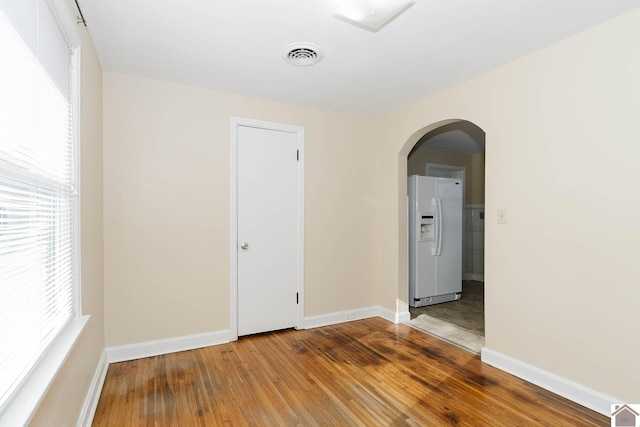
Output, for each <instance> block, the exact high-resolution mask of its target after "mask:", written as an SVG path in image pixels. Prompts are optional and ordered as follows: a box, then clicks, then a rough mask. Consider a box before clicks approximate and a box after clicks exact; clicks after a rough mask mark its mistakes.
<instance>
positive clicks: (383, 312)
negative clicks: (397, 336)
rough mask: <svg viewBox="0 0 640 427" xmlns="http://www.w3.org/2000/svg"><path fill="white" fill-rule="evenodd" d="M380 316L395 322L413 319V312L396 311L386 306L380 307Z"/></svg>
mask: <svg viewBox="0 0 640 427" xmlns="http://www.w3.org/2000/svg"><path fill="white" fill-rule="evenodd" d="M378 316H380V317H382V318H383V319H385V320H388V321H389V322H392V323H395V324H398V323H405V322H408V321H409V320H411V313H409V312H408V311H402V312H396V311H393V310H389V309H388V308H384V307H378Z"/></svg>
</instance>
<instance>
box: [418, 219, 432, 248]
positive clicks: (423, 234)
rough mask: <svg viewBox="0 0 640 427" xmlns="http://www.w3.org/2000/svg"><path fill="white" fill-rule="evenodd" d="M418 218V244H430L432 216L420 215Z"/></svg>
mask: <svg viewBox="0 0 640 427" xmlns="http://www.w3.org/2000/svg"><path fill="white" fill-rule="evenodd" d="M419 218H420V228H419V230H420V235H419V237H418V240H419V241H420V242H432V241H433V229H434V227H433V214H421V215H420V216H419Z"/></svg>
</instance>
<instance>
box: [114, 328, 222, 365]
mask: <svg viewBox="0 0 640 427" xmlns="http://www.w3.org/2000/svg"><path fill="white" fill-rule="evenodd" d="M228 342H229V331H228V330H224V331H216V332H207V333H204V334H195V335H187V336H183V337H175V338H165V339H161V340H156V341H146V342H141V343H135V344H128V345H120V346H116V347H107V348H106V349H105V351H106V352H107V361H108V362H109V363H116V362H124V361H126V360H134V359H141V358H143V357H151V356H159V355H161V354H168V353H175V352H177V351H185V350H193V349H196V348H202V347H208V346H210V345H218V344H226V343H228Z"/></svg>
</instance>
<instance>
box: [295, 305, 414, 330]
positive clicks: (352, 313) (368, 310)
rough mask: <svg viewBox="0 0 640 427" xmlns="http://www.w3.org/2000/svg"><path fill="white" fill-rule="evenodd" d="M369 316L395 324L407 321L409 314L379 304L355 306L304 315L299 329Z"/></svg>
mask: <svg viewBox="0 0 640 427" xmlns="http://www.w3.org/2000/svg"><path fill="white" fill-rule="evenodd" d="M370 317H381V318H383V319H385V320H388V321H389V322H391V323H396V324H397V323H404V322H406V321H408V320H409V318H410V314H409V312H408V311H406V312H401V313H396V312H395V311H392V310H389V309H386V308H383V307H379V306H373V307H365V308H356V309H354V310H345V311H336V312H334V313H327V314H320V315H318V316H309V317H305V318H304V321H303V322H302V327H301V328H300V329H312V328H319V327H322V326H330V325H336V324H338V323H345V322H351V321H353V320H362V319H368V318H370Z"/></svg>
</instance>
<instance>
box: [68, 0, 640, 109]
mask: <svg viewBox="0 0 640 427" xmlns="http://www.w3.org/2000/svg"><path fill="white" fill-rule="evenodd" d="M78 1H79V3H80V7H81V8H82V11H83V13H84V16H85V18H86V20H87V25H88V29H89V31H90V32H91V35H92V37H93V40H94V43H95V46H96V49H97V51H98V55H99V57H100V61H101V63H102V66H103V67H104V69H105V70H107V71H112V72H117V73H124V74H132V75H138V76H144V77H149V78H154V79H161V80H167V81H173V82H179V83H185V84H189V85H195V86H200V87H204V88H210V89H216V90H222V91H228V92H234V93H238V94H243V95H249V96H255V97H260V98H267V99H274V100H278V101H282V102H287V103H293V104H299V105H305V106H311V107H316V108H321V109H326V110H334V111H341V112H347V113H354V114H360V115H377V114H384V113H389V112H391V111H396V110H399V109H401V108H404V107H406V106H407V105H409V104H411V103H413V102H415V101H418V100H420V99H422V98H424V97H426V96H428V95H431V94H434V93H436V92H438V91H440V90H442V89H445V88H447V87H450V86H452V85H455V84H457V83H460V82H462V81H465V80H467V79H469V78H472V77H475V76H477V75H479V74H482V73H484V72H486V71H489V70H491V69H493V68H495V67H497V66H499V65H501V64H504V63H506V62H509V61H511V60H513V59H515V58H518V57H520V56H523V55H525V54H527V53H530V52H532V51H535V50H537V49H540V48H542V47H544V46H547V45H549V44H552V43H553V42H555V41H558V40H560V39H563V38H566V37H568V36H570V35H572V34H575V33H577V32H579V31H581V30H584V29H586V28H588V27H590V26H593V25H595V24H597V23H600V22H602V21H605V20H607V19H609V18H612V17H614V16H616V15H618V14H621V13H623V12H625V11H629V10H631V9H633V8H636V7H638V6H640V2H639V1H638V0H482V1H480V0H416V4H415V5H414V6H413V7H411V8H410V9H409V10H407V11H406V12H405V13H404V14H403V15H401V16H400V17H398V18H397V19H396V20H395V21H393V22H391V23H390V24H389V25H388V26H386V27H385V28H383V29H382V30H381V31H380V32H378V33H371V32H368V31H365V30H363V29H360V28H357V27H354V26H351V25H349V24H346V23H345V22H342V21H339V20H337V19H335V18H333V17H332V15H333V13H334V11H335V10H336V9H337V8H338V5H339V2H340V0H182V1H176V0H78ZM293 42H311V43H315V44H317V45H319V46H320V47H321V48H322V49H323V51H324V59H323V60H322V61H321V62H319V63H318V64H317V65H315V66H312V67H294V66H291V65H289V64H287V63H285V62H284V61H283V59H282V56H281V51H282V49H283V48H284V47H285V46H286V45H288V44H290V43H293Z"/></svg>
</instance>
